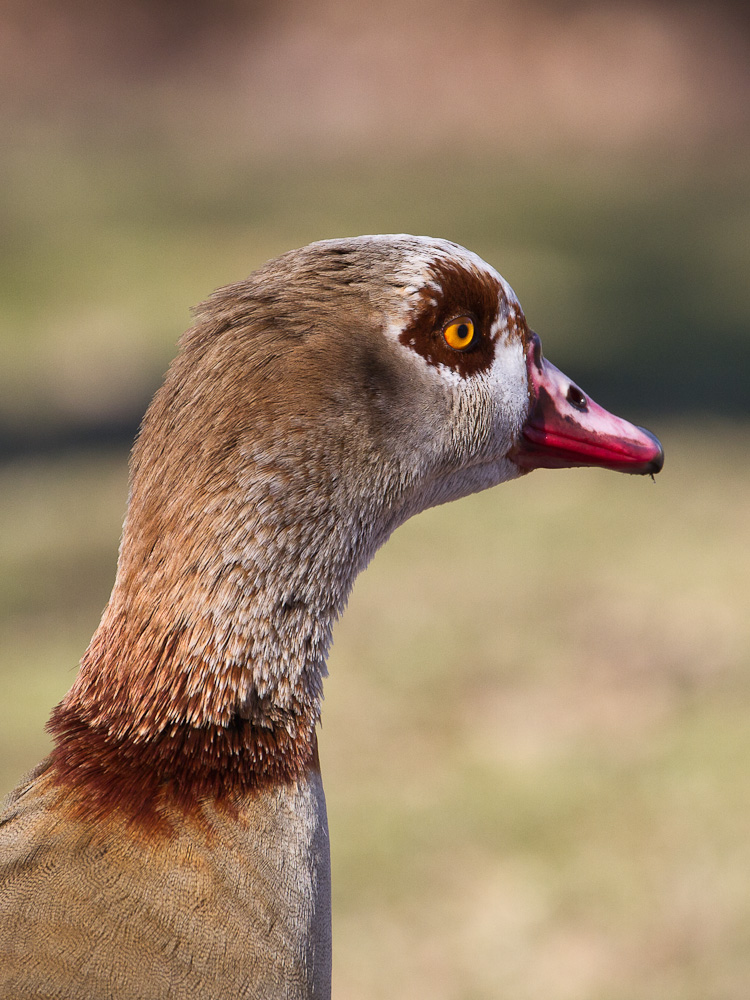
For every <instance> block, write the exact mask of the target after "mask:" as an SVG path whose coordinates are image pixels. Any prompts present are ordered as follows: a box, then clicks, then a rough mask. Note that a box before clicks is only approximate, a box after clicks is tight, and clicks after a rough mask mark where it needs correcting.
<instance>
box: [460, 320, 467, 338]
mask: <svg viewBox="0 0 750 1000" xmlns="http://www.w3.org/2000/svg"><path fill="white" fill-rule="evenodd" d="M468 336H469V327H468V326H467V325H466V323H459V324H458V337H459V340H466V338H467V337H468Z"/></svg>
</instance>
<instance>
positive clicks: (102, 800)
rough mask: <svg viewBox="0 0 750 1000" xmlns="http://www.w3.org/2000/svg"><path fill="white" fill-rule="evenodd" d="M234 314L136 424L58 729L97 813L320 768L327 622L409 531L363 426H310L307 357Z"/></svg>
mask: <svg viewBox="0 0 750 1000" xmlns="http://www.w3.org/2000/svg"><path fill="white" fill-rule="evenodd" d="M230 298H231V296H230V295H229V293H225V294H224V298H223V299H222V298H219V299H218V300H217V302H216V303H215V304H214V307H213V310H212V311H209V312H208V313H207V314H206V315H205V316H204V317H203V319H202V322H201V323H200V324H199V325H198V327H196V329H195V330H193V331H191V332H189V334H188V335H186V337H185V338H184V343H183V350H182V353H181V354H180V355H179V356H178V358H177V359H176V361H175V363H174V364H173V366H172V368H171V369H170V372H169V374H168V376H167V379H166V381H165V384H164V386H163V387H162V388H161V390H160V391H159V392H158V393H157V395H156V397H155V399H154V401H153V403H152V404H151V407H150V408H149V411H148V413H147V414H146V417H145V418H144V422H143V426H142V429H141V432H140V435H139V438H138V441H137V443H136V446H135V448H134V451H133V457H132V461H131V491H130V501H129V507H128V515H127V518H126V521H125V525H124V531H123V539H122V544H121V549H120V559H119V564H118V572H117V578H116V581H115V585H114V589H113V592H112V596H111V598H110V601H109V604H108V605H107V608H106V609H105V611H104V615H103V617H102V621H101V623H100V625H99V628H98V629H97V631H96V633H95V634H94V637H93V639H92V641H91V644H90V646H89V648H88V650H87V651H86V654H85V656H84V658H83V661H82V664H81V669H80V672H79V675H78V677H77V679H76V681H75V683H74V685H73V687H72V688H71V690H70V692H69V693H68V695H67V696H66V698H65V699H64V700H63V702H62V703H61V704H60V705H59V706H58V708H57V709H56V710H55V712H54V713H53V716H52V718H51V721H50V726H49V728H50V731H51V732H52V733H53V735H54V736H55V738H56V748H55V750H54V751H53V763H54V767H55V769H56V771H57V773H58V775H59V777H60V779H61V780H62V781H64V782H65V783H66V785H67V786H69V787H70V789H71V790H72V791H73V792H75V790H76V789H78V790H79V791H80V793H81V794H80V796H79V799H80V801H81V803H83V808H85V809H86V810H87V811H89V812H97V811H99V812H103V811H106V810H107V809H109V808H111V807H112V806H113V805H119V806H121V807H123V808H126V809H131V810H134V811H135V812H136V813H139V814H140V813H142V812H143V811H144V809H145V810H149V811H151V812H158V810H159V808H160V806H161V804H164V803H167V802H178V803H183V804H184V805H186V806H189V805H190V804H192V803H195V802H197V801H198V800H200V799H201V798H204V797H206V796H210V797H215V798H218V799H224V800H226V801H232V800H236V799H237V797H238V796H241V795H244V794H248V793H252V792H253V791H254V790H256V789H258V788H261V787H263V786H267V785H269V784H274V783H277V782H284V781H291V780H294V779H295V778H296V777H298V776H299V775H300V774H302V773H303V772H304V771H305V770H306V769H308V768H310V767H315V760H316V740H315V726H316V723H317V721H318V718H319V712H320V698H321V686H322V678H323V676H324V675H325V672H326V667H325V663H326V656H327V652H328V648H329V645H330V641H331V630H332V627H333V623H334V621H335V619H336V618H337V616H338V615H339V614H340V613H341V611H342V610H343V607H344V604H345V602H346V599H347V597H348V594H349V591H350V589H351V586H352V584H353V581H354V578H355V576H356V574H357V572H358V571H359V570H360V569H361V568H362V566H363V565H364V564H365V563H366V562H367V560H368V559H369V558H370V556H371V555H372V553H373V551H374V550H375V548H376V547H377V546H378V544H380V542H382V541H383V539H384V538H385V537H386V536H387V534H388V533H389V532H390V531H391V530H392V528H393V527H394V526H395V524H396V523H398V522H399V521H400V520H402V519H403V514H401V513H400V512H399V501H398V496H397V495H400V494H401V493H403V488H404V481H403V479H404V477H403V476H399V472H398V469H393V468H391V467H390V466H389V462H388V460H387V459H386V458H385V457H384V456H383V455H382V454H378V451H377V448H376V447H374V446H373V442H372V440H371V439H370V438H365V436H364V434H363V420H362V416H361V414H358V413H357V412H356V411H355V410H353V411H352V412H350V413H348V414H347V413H346V412H343V411H341V408H340V407H339V411H337V412H338V416H337V418H336V419H335V420H333V419H332V420H330V421H328V423H327V424H324V425H323V426H325V431H324V432H323V431H322V430H316V429H317V428H320V426H321V422H320V421H319V420H316V419H314V416H315V415H316V414H319V413H320V411H321V408H322V403H321V398H320V397H321V394H323V393H325V392H326V389H325V384H324V381H323V380H322V379H316V378H315V367H314V358H313V359H312V362H311V359H310V352H309V348H308V345H307V344H305V343H304V342H303V340H302V338H301V337H295V336H293V334H294V332H295V331H294V330H286V331H284V334H283V336H282V335H279V334H278V332H276V334H275V335H272V333H269V322H270V321H269V319H268V317H267V316H265V315H263V313H262V309H261V307H262V303H260V304H259V303H258V302H257V301H253V300H252V299H251V300H250V301H249V303H245V305H244V310H245V314H244V315H243V316H242V317H241V322H240V320H238V317H237V307H234V311H232V309H231V308H230V305H231V303H230V302H229V300H230ZM228 303H229V304H228ZM263 338H265V340H264V339H263ZM303 349H305V350H306V351H307V354H305V355H304V356H303V357H298V356H297V355H299V352H301V351H302V350H303ZM295 373H296V374H295ZM290 395H291V398H293V399H294V412H293V413H290V412H289V408H288V406H285V401H286V400H287V399H288V398H289V397H290ZM311 428H312V429H313V431H314V432H311ZM316 435H319V436H316ZM373 487H374V488H373Z"/></svg>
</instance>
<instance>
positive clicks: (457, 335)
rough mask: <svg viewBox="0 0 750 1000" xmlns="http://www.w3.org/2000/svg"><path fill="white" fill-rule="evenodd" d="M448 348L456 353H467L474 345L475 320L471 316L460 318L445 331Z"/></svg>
mask: <svg viewBox="0 0 750 1000" xmlns="http://www.w3.org/2000/svg"><path fill="white" fill-rule="evenodd" d="M443 336H444V337H445V342H446V344H447V345H448V347H452V348H453V350H454V351H465V350H466V348H467V347H471V345H472V344H473V343H474V340H475V337H474V320H473V319H471V318H470V317H469V316H459V317H458V319H454V320H453V321H452V322H451V323H449V324H448V326H446V328H445V329H444V330H443Z"/></svg>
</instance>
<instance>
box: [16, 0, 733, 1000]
mask: <svg viewBox="0 0 750 1000" xmlns="http://www.w3.org/2000/svg"><path fill="white" fill-rule="evenodd" d="M749 56H750V33H749V32H748V23H747V20H746V15H745V13H744V7H743V5H739V4H736V5H734V4H731V3H718V4H710V5H709V4H707V3H700V2H695V3H687V4H677V3H669V2H661V3H654V2H651V3H649V2H641V3H632V2H625V3H623V4H620V5H617V6H616V7H615V6H610V5H597V4H591V3H581V2H563V3H557V4H553V3H549V2H547V3H544V2H538V0H537V2H533V3H526V4H521V3H512V2H492V0H472V2H468V3H455V2H454V3H448V2H446V0H433V2H432V3H427V2H424V3H423V2H420V0H406V2H400V3H396V2H395V0H384V2H383V3H379V4H377V5H375V4H369V3H364V4H360V5H352V4H349V3H345V2H344V0H329V2H318V0H315V2H312V3H307V4H303V3H301V2H299V3H295V2H291V0H283V2H280V3H271V2H267V0H254V2H241V0H223V2H219V3H209V4H199V3H197V2H183V3H177V2H166V0H164V2H162V3H147V2H146V0H141V2H133V3H131V4H128V5H121V4H119V3H115V2H114V0H105V2H98V3H93V0H80V2H79V3H77V4H75V5H70V6H66V7H65V8H62V7H60V6H59V5H57V4H54V3H52V2H50V3H44V2H42V0H34V2H32V3H28V2H27V3H22V2H21V0H10V2H8V3H6V4H4V5H3V8H2V10H1V11H0V86H2V92H3V101H2V105H1V107H0V129H2V142H0V234H1V236H2V239H1V240H0V258H1V260H2V265H1V266H0V352H1V355H0V356H1V357H2V365H1V366H0V380H1V381H0V685H1V688H0V691H1V692H2V698H0V792H2V791H6V790H9V789H10V788H11V787H13V785H14V784H15V782H16V781H17V780H18V778H19V776H20V775H21V774H22V773H23V771H24V770H26V769H28V768H29V767H31V766H32V765H33V764H34V763H35V762H36V761H37V760H38V759H39V757H40V756H42V755H43V753H44V752H45V750H46V747H47V746H48V743H47V739H46V736H45V734H44V722H45V720H46V718H47V716H48V714H49V710H50V708H51V707H52V705H53V704H55V703H56V701H57V700H59V698H60V697H61V696H62V695H63V694H64V692H65V691H66V690H67V688H68V687H69V685H70V683H71V682H72V678H73V676H74V674H75V669H76V664H77V662H78V660H79V658H80V656H81V654H82V652H83V650H84V649H85V647H86V644H87V641H88V639H89V637H90V635H91V633H92V631H93V629H94V628H95V626H96V623H97V621H98V617H99V614H100V612H101V609H102V607H103V605H104V603H105V602H106V599H107V596H108V593H109V588H110V587H111V583H112V580H113V577H114V567H115V561H116V554H117V543H118V535H119V527H120V524H121V522H122V517H123V514H124V510H125V501H126V493H127V451H128V447H129V443H130V441H131V440H132V436H133V434H134V432H135V429H136V427H137V423H138V420H139V418H140V415H141V414H142V412H143V409H144V408H145V406H146V404H147V402H148V399H149V398H150V395H151V394H152V392H153V391H154V389H155V388H156V386H157V385H158V384H159V381H160V379H161V376H162V374H163V371H164V370H165V368H166V366H167V364H168V363H169V360H170V358H171V357H172V356H173V354H174V352H175V342H176V339H177V337H178V336H179V334H180V332H181V331H182V330H183V329H184V328H185V327H186V326H187V325H188V324H189V322H190V315H189V307H190V306H191V305H194V304H195V303H197V302H199V301H200V300H201V299H203V298H205V296H206V295H207V294H209V293H210V291H211V290H212V289H213V288H214V287H216V286H218V285H220V284H226V283H228V282H230V281H234V280H236V279H239V278H241V277H243V276H244V275H246V274H247V273H248V272H249V271H250V270H252V269H253V268H254V267H256V266H257V265H258V264H259V263H261V262H262V261H263V260H265V259H267V258H268V257H270V256H273V255H275V254H277V253H279V252H282V251H283V250H286V249H290V248H292V247H294V246H300V245H302V244H304V243H306V242H309V241H310V240H313V239H319V238H324V237H330V236H341V235H351V234H358V233H366V232H402V231H406V232H417V233H424V234H429V235H436V236H444V237H447V238H450V239H454V240H457V241H458V242H460V243H463V244H465V245H467V246H469V247H471V248H472V249H474V250H476V251H477V252H478V253H480V254H481V255H482V256H484V257H485V258H486V259H488V260H489V261H490V262H491V263H492V264H494V265H495V266H497V267H498V269H499V270H500V271H501V272H502V273H503V274H504V275H505V277H506V278H507V279H508V280H509V281H510V283H511V284H512V285H513V287H514V288H515V290H516V292H517V293H518V295H519V297H520V299H521V302H522V303H523V305H524V308H525V310H526V313H527V317H528V319H529V322H530V324H531V325H532V326H533V327H534V328H535V329H536V330H537V331H538V332H539V333H540V335H541V336H542V339H543V343H544V347H545V352H546V354H547V355H548V356H549V357H550V358H551V359H552V360H553V361H554V362H555V363H556V364H557V365H558V366H560V367H561V368H563V370H565V371H566V372H567V373H568V374H569V375H570V376H571V377H573V378H575V379H576V380H577V381H579V382H580V383H581V384H582V385H583V386H584V388H586V389H587V390H588V391H590V392H591V393H592V395H593V396H594V398H596V399H597V400H598V401H599V402H601V403H602V404H604V405H605V406H608V407H610V408H612V409H616V410H618V411H619V412H621V413H622V415H623V416H626V417H629V418H630V419H633V420H635V421H637V422H643V423H646V424H647V425H648V426H650V427H651V428H652V429H653V430H654V431H656V432H657V433H658V434H659V436H660V437H661V438H662V440H663V443H664V445H665V450H666V454H667V462H666V466H665V470H664V472H663V473H662V474H661V475H660V476H659V477H658V479H657V481H656V485H652V484H651V483H650V482H649V481H648V480H645V481H644V480H641V479H631V478H628V477H618V476H615V475H613V474H609V473H604V472H597V471H581V470H574V471H570V472H550V473H548V472H539V473H535V474H534V475H533V476H529V477H526V478H525V479H524V480H523V481H520V482H517V483H513V484H509V485H507V486H505V487H503V488H502V489H500V490H496V491H492V492H490V493H487V494H483V495H481V496H478V497H474V498H470V499H468V500H465V501H462V502H461V503H459V504H455V505H452V506H449V507H446V508H442V509H438V510H435V511H431V512H428V513H427V514H425V515H422V516H420V517H419V518H417V519H416V520H415V521H413V522H412V523H410V524H409V525H407V526H405V527H404V528H403V529H401V530H400V531H399V532H397V534H396V536H395V537H394V538H393V539H392V540H391V542H389V544H388V546H386V548H385V549H384V550H383V551H382V552H381V553H380V554H379V555H378V556H377V558H376V559H375V561H374V563H373V565H372V566H371V568H370V569H369V570H368V571H367V572H366V573H365V574H364V575H363V577H362V578H361V579H360V581H359V582H358V584H357V587H356V588H355V592H354V595H353V597H352V600H351V602H350V608H349V610H348V612H347V615H346V616H345V617H344V619H343V620H342V622H341V623H340V625H339V626H338V628H337V632H336V637H335V647H334V652H333V655H332V658H331V663H330V673H331V676H330V678H329V680H328V682H327V685H326V703H325V706H324V724H323V729H322V736H321V756H322V762H323V769H324V775H325V778H326V786H327V795H328V801H329V811H330V821H331V837H332V848H333V868H334V949H335V961H334V996H337V997H342V998H343V997H347V998H355V1000H360V998H361V1000H365V998H381V997H382V998H386V997H388V998H391V997H397V996H404V997H406V996H432V997H436V998H462V1000H463V998H466V1000H469V998H472V1000H473V998H485V997H486V998H489V997H498V996H502V997H512V998H514V1000H526V998H528V1000H537V998H539V1000H541V998H544V1000H579V998H580V1000H641V998H642V1000H713V998H716V1000H734V998H737V1000H740V998H742V1000H746V998H747V996H748V995H749V994H750V786H749V784H748V760H749V759H750V731H749V729H748V725H747V719H748V715H749V714H750V671H749V670H748V659H749V656H748V654H749V653H750V629H749V628H748V614H747V605H748V597H749V596H750V568H749V567H750V560H748V558H747V552H748V542H749V541H750V526H749V523H748V521H749V519H748V502H747V496H748V492H750V478H749V477H750V473H749V472H748V461H747V459H748V442H749V436H748V430H749V429H750V392H748V374H747V373H748V368H749V362H750V296H749V295H748V272H749V271H750V267H749V265H750V183H749V182H750V59H749V58H748V57H749Z"/></svg>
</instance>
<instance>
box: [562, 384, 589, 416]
mask: <svg viewBox="0 0 750 1000" xmlns="http://www.w3.org/2000/svg"><path fill="white" fill-rule="evenodd" d="M565 398H566V399H567V401H568V402H569V403H570V405H571V406H574V407H575V408H576V410H580V411H581V412H582V413H585V412H586V410H588V408H589V404H588V400H587V399H586V394H585V393H584V392H582V391H581V390H580V389H579V388H578V386H577V385H573V383H572V382H571V383H570V385H569V386H568V393H567V396H566V397H565Z"/></svg>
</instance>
